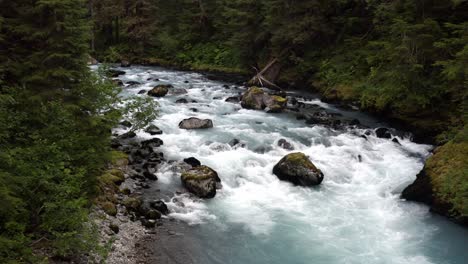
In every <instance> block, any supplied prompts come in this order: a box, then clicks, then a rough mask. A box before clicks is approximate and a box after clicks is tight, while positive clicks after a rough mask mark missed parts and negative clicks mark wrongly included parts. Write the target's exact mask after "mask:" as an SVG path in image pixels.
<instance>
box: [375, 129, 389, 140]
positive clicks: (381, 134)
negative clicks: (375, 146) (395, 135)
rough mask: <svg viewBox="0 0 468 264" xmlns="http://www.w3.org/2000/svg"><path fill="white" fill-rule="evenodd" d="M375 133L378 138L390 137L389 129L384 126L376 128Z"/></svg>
mask: <svg viewBox="0 0 468 264" xmlns="http://www.w3.org/2000/svg"><path fill="white" fill-rule="evenodd" d="M375 135H376V136H377V137H378V138H386V139H390V138H392V134H391V133H390V130H389V129H388V128H385V127H379V128H377V129H376V130H375Z"/></svg>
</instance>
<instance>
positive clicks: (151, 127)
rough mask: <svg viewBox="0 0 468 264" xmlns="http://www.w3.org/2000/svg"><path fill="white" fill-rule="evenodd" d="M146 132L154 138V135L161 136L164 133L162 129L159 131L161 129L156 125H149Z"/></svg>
mask: <svg viewBox="0 0 468 264" xmlns="http://www.w3.org/2000/svg"><path fill="white" fill-rule="evenodd" d="M145 132H146V133H148V134H150V135H152V136H154V135H161V134H162V133H163V132H162V131H161V129H159V127H157V126H155V125H149V126H148V127H147V128H146V129H145Z"/></svg>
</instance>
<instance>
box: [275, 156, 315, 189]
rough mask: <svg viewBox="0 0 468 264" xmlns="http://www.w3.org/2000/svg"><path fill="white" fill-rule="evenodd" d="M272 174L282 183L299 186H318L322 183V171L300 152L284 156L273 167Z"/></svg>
mask: <svg viewBox="0 0 468 264" xmlns="http://www.w3.org/2000/svg"><path fill="white" fill-rule="evenodd" d="M273 174H275V175H276V176H277V177H278V178H279V179H280V180H282V181H289V182H291V183H293V184H295V185H301V186H312V185H318V184H320V183H321V182H322V181H323V173H322V171H321V170H319V169H318V168H317V167H315V165H314V164H313V163H312V162H311V161H310V160H309V158H308V157H307V156H306V155H305V154H304V153H300V152H296V153H291V154H288V155H286V156H284V157H283V158H282V159H281V160H280V161H279V162H278V163H277V164H276V165H275V166H274V167H273Z"/></svg>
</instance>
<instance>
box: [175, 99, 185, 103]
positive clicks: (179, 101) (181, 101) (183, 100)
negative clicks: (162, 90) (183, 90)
mask: <svg viewBox="0 0 468 264" xmlns="http://www.w3.org/2000/svg"><path fill="white" fill-rule="evenodd" d="M175 102H176V104H187V103H188V101H187V99H185V98H182V99H178V100H177V101H175Z"/></svg>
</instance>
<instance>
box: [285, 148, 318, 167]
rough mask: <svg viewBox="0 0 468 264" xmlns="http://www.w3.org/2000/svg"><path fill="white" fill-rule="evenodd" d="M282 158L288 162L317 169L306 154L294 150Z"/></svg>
mask: <svg viewBox="0 0 468 264" xmlns="http://www.w3.org/2000/svg"><path fill="white" fill-rule="evenodd" d="M284 158H285V159H286V161H288V162H291V163H295V164H299V165H301V166H304V167H306V168H310V169H313V170H317V168H316V167H315V166H314V164H313V163H312V162H311V161H310V160H309V158H307V156H306V155H305V154H304V153H301V152H295V153H291V154H288V155H286V156H285V157H284Z"/></svg>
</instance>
